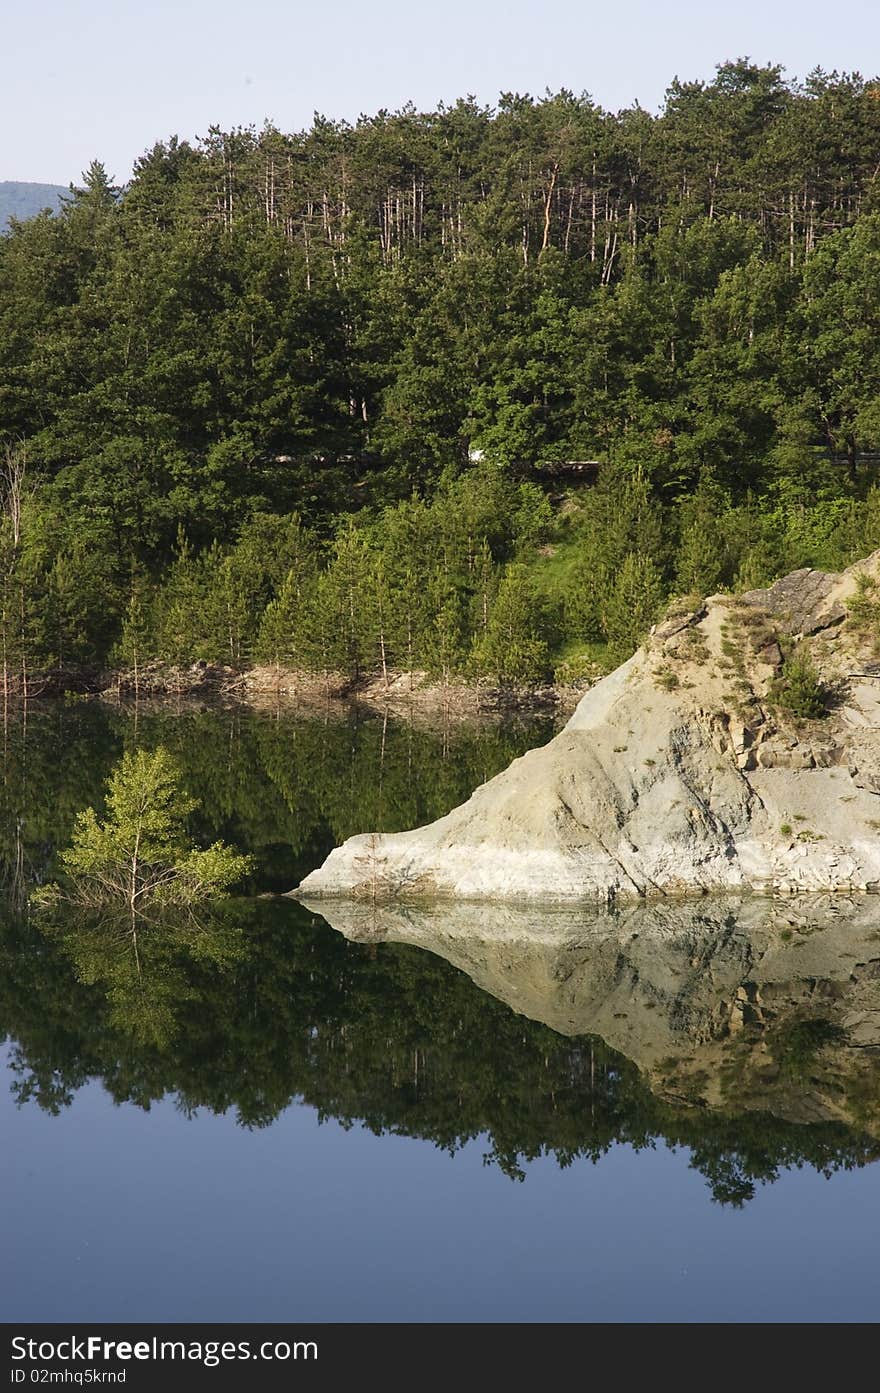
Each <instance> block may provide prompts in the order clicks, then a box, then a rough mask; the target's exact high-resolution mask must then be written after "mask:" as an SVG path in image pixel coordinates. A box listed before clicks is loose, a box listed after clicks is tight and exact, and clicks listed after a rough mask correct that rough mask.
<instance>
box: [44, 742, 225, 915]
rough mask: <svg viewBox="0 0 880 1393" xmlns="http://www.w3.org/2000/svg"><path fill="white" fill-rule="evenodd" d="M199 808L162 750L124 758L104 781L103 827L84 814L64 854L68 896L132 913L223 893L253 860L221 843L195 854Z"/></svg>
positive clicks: (95, 818)
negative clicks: (190, 830) (193, 817)
mask: <svg viewBox="0 0 880 1393" xmlns="http://www.w3.org/2000/svg"><path fill="white" fill-rule="evenodd" d="M196 806H197V804H196V800H195V799H193V798H190V797H189V795H188V794H187V793H186V791H185V789H184V788H183V787H182V784H181V777H180V771H179V769H178V767H177V765H176V764H175V762H174V760H173V759H172V757H171V755H170V754H169V753H168V751H167V750H166V749H165V748H164V747H162V746H159V748H158V749H157V750H154V751H153V752H152V753H151V752H150V751H149V750H138V751H137V752H136V753H135V754H125V755H123V757H122V759H121V760H120V762H119V764H117V765H116V768H115V769H114V770H113V773H112V774H111V775H110V778H109V779H108V781H107V817H106V819H105V820H104V821H103V822H99V821H98V816H97V813H96V812H95V810H94V808H86V809H85V811H84V812H81V813H79V815H78V816H77V820H76V826H75V828H74V833H73V840H72V843H71V845H70V847H69V848H68V849H67V851H65V852H63V853H62V855H61V860H62V862H63V864H64V868H65V870H66V872H67V877H68V880H69V882H70V884H71V886H72V891H73V893H72V894H71V895H70V898H72V899H75V900H76V901H77V902H78V903H80V904H83V905H88V906H96V907H97V906H105V905H106V906H111V905H119V906H123V905H124V906H127V908H128V909H129V910H130V911H131V913H132V915H134V914H136V913H138V912H139V911H141V910H143V909H144V908H145V907H146V905H147V903H150V904H153V905H159V906H171V905H193V904H199V903H202V902H203V901H205V900H209V899H212V898H214V897H215V896H217V895H221V894H223V892H224V891H226V890H228V889H229V887H230V886H231V885H234V884H235V883H236V881H239V880H241V879H243V877H244V876H246V875H247V873H248V871H249V870H250V869H251V865H252V861H251V858H250V857H249V856H242V855H240V854H239V853H238V852H236V851H235V850H234V849H233V848H232V847H230V846H226V845H225V844H224V843H223V842H215V843H214V844H213V846H210V847H208V848H207V850H206V851H200V850H198V848H197V847H195V846H194V845H193V844H192V842H191V841H190V839H189V838H188V837H187V834H186V820H187V818H188V817H189V815H190V813H191V812H192V811H193V809H194V808H195V807H196Z"/></svg>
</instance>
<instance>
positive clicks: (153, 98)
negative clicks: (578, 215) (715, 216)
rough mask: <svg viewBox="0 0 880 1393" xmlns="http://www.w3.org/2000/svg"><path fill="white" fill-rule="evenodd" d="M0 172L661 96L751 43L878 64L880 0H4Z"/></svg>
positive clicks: (23, 175) (111, 165) (121, 166)
mask: <svg viewBox="0 0 880 1393" xmlns="http://www.w3.org/2000/svg"><path fill="white" fill-rule="evenodd" d="M0 34H2V56H0V74H2V82H0V180H3V179H24V180H32V181H34V182H38V183H57V184H68V183H69V182H71V181H72V180H73V181H76V180H78V178H79V175H80V172H81V171H82V170H83V169H84V168H85V167H86V166H87V165H88V164H89V163H90V161H91V160H92V159H95V158H97V159H100V160H102V161H103V163H104V164H105V166H106V167H107V170H108V173H110V174H112V175H113V176H115V178H116V180H117V181H118V182H120V183H122V182H125V180H126V179H127V178H128V177H129V175H130V172H131V166H132V163H133V161H134V160H135V159H136V158H137V157H138V156H139V155H140V154H142V153H143V152H144V151H145V150H147V149H149V148H150V147H151V146H152V145H153V144H154V143H155V142H156V140H159V139H165V138H167V137H168V136H170V135H178V136H179V137H180V138H181V139H189V140H192V139H193V138H194V137H196V136H198V135H204V134H205V133H206V132H207V130H208V127H209V126H211V125H219V126H220V127H221V128H223V129H230V128H231V127H233V126H237V125H250V124H255V125H257V126H260V125H262V123H263V121H264V120H266V119H269V120H271V121H272V122H273V123H274V124H275V125H277V126H279V127H280V128H281V129H282V130H287V131H291V130H301V129H303V128H305V127H307V126H308V125H309V124H310V122H311V119H312V115H313V113H314V112H315V111H320V112H321V113H322V114H324V115H326V116H329V117H335V118H345V119H347V120H350V121H355V120H357V118H358V116H359V115H360V114H361V113H367V114H372V113H374V112H376V111H378V110H380V109H381V108H383V107H385V108H387V109H389V110H395V109H397V108H399V107H401V106H403V105H404V103H406V102H407V101H412V102H414V103H415V105H416V106H417V107H419V108H421V109H432V108H434V107H436V105H437V103H438V102H440V101H446V102H454V101H455V99H456V98H457V97H459V96H465V95H468V94H473V95H475V96H476V97H478V98H479V99H480V100H482V101H484V102H486V103H487V104H492V103H494V101H495V100H496V99H497V96H498V94H499V92H505V91H506V92H521V93H524V92H530V93H531V94H532V95H535V96H540V95H542V94H543V93H544V91H545V89H547V88H550V89H551V90H553V91H558V90H559V89H560V88H568V89H570V90H571V91H574V92H576V93H581V92H588V93H590V95H591V96H592V97H593V99H594V100H595V101H597V102H598V103H599V104H600V105H602V106H604V107H606V108H608V109H612V110H618V109H619V108H621V107H624V106H628V105H630V104H631V103H632V102H634V101H636V100H638V101H639V103H640V104H641V105H642V106H643V107H646V108H647V109H648V110H651V111H655V110H657V109H659V107H660V106H661V104H662V101H663V94H664V91H665V89H666V87H667V85H668V83H669V82H670V81H671V79H672V78H673V77H675V76H678V77H680V78H681V79H682V80H694V79H700V78H701V79H711V77H712V75H713V71H714V68H715V65H716V64H717V63H720V62H723V61H725V60H726V59H728V58H736V57H740V56H745V55H748V56H749V57H751V58H752V59H753V60H754V61H756V62H761V63H763V62H775V63H781V64H782V65H783V66H784V67H785V69H786V72H787V74H788V75H789V77H793V78H794V77H804V76H805V75H806V74H807V73H808V72H809V71H810V70H811V69H813V68H815V67H817V66H821V67H822V68H824V69H826V71H831V70H833V69H835V68H836V69H838V70H840V71H850V72H851V71H854V70H855V71H859V72H861V73H862V74H863V75H864V76H875V75H876V74H877V73H878V72H880V5H878V4H877V0H833V3H829V0H738V2H737V3H732V4H728V5H725V6H720V5H716V4H712V3H711V0H708V3H707V0H617V3H616V4H612V3H609V0H439V3H436V4H432V5H426V4H423V3H422V4H420V3H418V0H323V3H321V0H246V3H242V0H41V3H40V4H38V5H37V4H33V5H24V4H22V3H21V0H0Z"/></svg>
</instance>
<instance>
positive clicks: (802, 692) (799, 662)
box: [771, 652, 828, 721]
mask: <svg viewBox="0 0 880 1393" xmlns="http://www.w3.org/2000/svg"><path fill="white" fill-rule="evenodd" d="M771 696H772V699H773V700H774V701H775V702H776V704H777V706H781V707H782V708H783V710H785V711H787V712H789V714H790V715H792V716H795V717H796V718H798V719H799V720H804V721H817V720H820V719H821V718H822V717H823V716H827V714H828V690H827V688H826V687H825V686H824V684H823V683H822V681H821V679H820V677H819V674H818V672H817V671H816V668H815V667H814V666H813V664H812V663H811V661H810V659H809V656H808V655H807V654H806V653H800V652H799V653H795V654H794V656H793V657H792V658H789V660H788V661H787V662H786V664H785V666H784V668H783V670H782V675H781V677H779V678H777V679H776V680H775V681H774V683H773V689H772V693H771Z"/></svg>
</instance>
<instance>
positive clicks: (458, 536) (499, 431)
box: [0, 62, 880, 691]
mask: <svg viewBox="0 0 880 1393" xmlns="http://www.w3.org/2000/svg"><path fill="white" fill-rule="evenodd" d="M876 90H877V89H876V86H875V85H874V84H873V83H871V82H868V81H865V80H864V79H862V78H861V77H859V76H858V75H855V74H838V73H834V74H831V75H828V74H823V73H821V72H819V71H817V72H816V73H814V74H813V75H812V76H811V77H810V78H809V79H808V80H807V82H806V83H804V84H802V85H798V84H789V83H786V82H785V81H784V80H783V77H782V70H781V69H780V68H778V67H776V66H774V65H768V66H758V65H754V64H751V63H746V62H737V63H732V64H731V63H724V64H721V65H720V66H719V68H718V70H717V72H716V74H715V76H714V78H713V79H712V80H711V81H710V82H698V83H682V82H679V81H677V80H676V81H675V82H674V83H673V84H672V85H671V86H670V88H669V92H668V94H667V100H666V104H665V106H664V109H663V110H662V112H660V113H659V114H658V115H656V116H652V115H649V114H648V113H647V112H646V111H644V110H643V109H641V108H639V107H633V108H632V109H630V110H627V111H622V112H619V113H616V114H613V113H607V112H603V111H601V110H600V109H598V108H596V107H595V106H594V105H593V104H592V103H591V102H590V101H589V100H588V99H586V98H575V97H573V96H572V95H571V94H570V93H567V92H560V93H557V94H548V95H547V96H546V97H545V98H543V99H541V100H533V99H532V98H528V97H522V98H520V97H516V98H515V97H512V96H505V97H503V98H502V99H501V101H500V102H499V105H498V108H497V110H495V111H489V110H487V109H485V108H482V107H480V106H478V105H477V104H476V103H474V102H472V101H470V100H468V101H462V102H459V103H457V104H456V105H455V106H453V107H449V108H446V107H443V108H441V109H439V110H437V111H434V112H426V113H415V112H413V111H411V110H409V109H405V110H404V111H401V112H387V111H383V112H381V113H379V114H377V115H376V116H375V117H373V118H370V119H366V118H365V119H364V120H363V121H359V122H358V123H357V124H356V125H355V126H354V127H351V126H349V125H347V124H346V123H344V122H340V123H334V122H332V121H328V120H326V119H324V118H320V119H318V118H316V120H315V123H314V124H313V126H312V128H311V129H310V130H307V131H302V132H297V133H294V134H285V133H282V132H281V131H279V130H277V129H275V128H273V127H269V126H267V127H266V128H265V129H263V130H260V131H256V130H237V131H233V132H222V131H220V130H219V129H217V128H212V130H211V131H209V133H208V135H207V136H206V137H205V138H204V139H203V140H202V141H200V142H199V143H198V144H196V145H189V144H187V143H186V142H179V141H177V140H171V141H168V142H166V143H160V144H157V145H156V146H154V147H153V149H152V150H150V151H149V152H148V153H147V154H145V155H144V157H143V158H142V159H141V160H140V161H138V164H137V167H136V169H135V172H134V177H133V178H132V180H131V182H130V183H129V184H128V185H127V186H126V188H125V189H124V190H120V189H119V188H118V187H117V186H116V185H115V184H114V183H113V180H112V178H111V176H110V175H109V174H108V173H107V171H106V170H105V169H104V168H103V166H101V165H100V163H98V162H97V161H96V162H94V163H93V164H92V165H91V166H90V167H89V169H88V170H87V171H86V172H85V173H84V175H83V177H82V181H81V184H80V186H79V187H77V188H75V189H72V190H71V191H70V195H69V197H67V198H65V199H64V201H63V206H62V207H61V209H60V210H59V212H58V213H57V215H55V216H49V215H48V214H46V215H41V216H38V217H35V218H32V219H29V220H27V221H21V222H16V223H13V224H12V226H11V227H10V229H9V232H8V233H7V234H4V235H2V236H0V444H2V445H3V446H6V445H10V446H11V445H12V444H13V443H15V444H16V448H18V446H19V445H21V444H22V443H23V446H24V447H26V454H27V468H28V476H27V486H26V488H25V490H24V493H23V494H22V496H21V498H20V499H19V503H20V504H21V505H22V506H21V507H20V508H19V510H18V514H17V517H18V523H20V527H18V526H17V528H16V536H15V540H14V542H13V543H10V542H9V532H10V529H9V526H8V525H7V524H8V523H9V521H10V519H11V517H12V512H11V511H10V508H11V507H12V502H13V501H14V500H12V499H11V496H10V495H9V492H8V489H7V488H6V487H5V486H4V488H3V490H2V498H0V502H2V507H0V521H2V528H0V531H2V534H3V535H2V537H0V572H2V574H0V588H2V596H0V649H2V658H3V663H4V673H5V677H4V680H5V683H6V689H7V690H8V689H9V688H10V686H13V687H15V688H16V689H18V690H28V691H33V690H35V689H38V688H39V686H40V685H45V683H47V682H49V681H52V682H55V683H56V684H64V683H70V684H75V683H76V681H77V680H80V679H81V678H82V675H83V674H91V673H94V671H95V670H96V669H97V668H99V667H100V666H101V665H102V664H104V663H106V662H107V661H108V659H110V658H111V655H112V661H113V662H117V663H123V664H125V665H127V666H128V667H129V668H130V669H137V670H138V671H139V670H140V668H141V667H142V665H143V664H144V663H145V662H147V661H150V660H153V659H156V660H161V661H163V662H165V663H167V664H171V665H177V666H181V665H185V664H188V663H192V662H195V661H202V662H210V663H223V664H228V665H229V666H231V667H233V668H240V667H243V666H246V665H247V664H249V663H251V662H253V661H255V660H257V661H261V662H271V663H277V664H288V665H295V666H306V667H310V668H312V669H315V670H325V669H330V668H335V669H337V670H339V671H340V672H342V673H344V674H345V675H347V676H348V677H350V678H352V679H358V678H360V677H361V676H362V675H364V674H366V673H371V674H372V673H375V672H378V671H383V670H387V669H388V668H389V667H398V668H400V667H403V668H409V669H415V668H419V667H421V668H426V669H429V670H432V671H442V672H443V673H445V674H449V673H452V672H458V673H461V672H463V671H464V670H465V669H466V668H467V667H468V664H469V663H470V661H471V656H472V654H473V653H474V652H475V651H476V650H477V649H479V648H480V645H481V644H483V643H484V641H485V639H486V634H487V629H488V625H489V616H490V611H491V608H492V606H493V604H494V603H495V599H496V595H497V594H498V592H499V587H500V586H501V585H502V584H503V578H504V576H505V568H506V567H507V566H508V565H509V563H511V562H516V563H517V564H520V565H523V566H525V567H526V569H527V571H528V573H529V574H530V575H531V576H532V579H533V581H534V583H535V588H536V590H537V592H539V593H540V594H542V595H543V596H545V598H547V599H548V600H549V601H551V603H549V604H548V605H547V606H546V607H545V609H544V611H543V612H542V613H543V619H542V621H541V622H542V623H543V622H544V620H546V626H545V627H543V628H541V630H540V632H539V633H537V634H536V638H537V641H539V642H540V643H543V644H545V645H546V646H547V648H548V650H550V658H551V660H556V659H558V658H559V657H560V654H561V652H562V651H563V650H564V648H565V645H566V644H568V643H572V642H573V643H575V644H581V645H583V644H590V643H604V642H605V641H606V640H611V642H612V649H613V651H614V653H615V654H617V655H620V654H623V653H625V652H626V651H627V650H628V649H630V648H631V647H632V645H633V643H634V642H636V641H637V639H638V636H639V635H640V633H641V632H642V631H643V627H644V622H645V615H647V614H648V613H649V611H650V608H651V604H653V602H654V594H655V592H659V590H662V591H663V593H664V595H665V594H668V593H670V592H671V591H679V592H681V591H686V592H689V593H690V592H696V593H707V592H709V591H712V590H714V589H716V588H718V587H719V586H734V587H736V586H758V585H765V584H767V583H769V582H771V581H772V580H773V579H774V578H776V577H777V576H778V575H780V574H782V573H784V572H785V571H786V570H791V569H794V568H796V567H799V566H817V567H823V568H826V569H833V570H836V569H840V568H841V567H842V566H844V565H847V564H849V563H850V562H851V561H853V560H854V559H856V558H857V557H858V556H860V555H865V554H867V553H868V552H870V551H872V550H873V549H875V548H876V547H877V546H878V545H880V497H878V490H877V488H876V487H875V484H876V475H877V468H878V465H877V456H878V453H880V414H878V408H877V401H878V399H880V357H878V352H877V343H878V341H880V334H878V329H880V272H878V265H880V212H878V211H877V209H876V206H875V205H876V197H875V193H876V190H875V183H876V159H875V157H874V154H873V152H874V151H876V148H877V146H878V142H880V103H878V102H877V100H876ZM829 130H833V131H834V132H835V138H834V140H833V141H832V140H830V139H828V136H827V132H828V131H829ZM780 210H784V215H782V216H781V215H780ZM343 249H344V250H343ZM477 461H479V462H477ZM573 461H581V462H585V461H593V462H595V463H596V465H597V466H598V474H597V476H596V477H595V481H594V482H593V484H592V486H591V487H584V488H582V489H579V490H578V491H577V492H576V493H575V494H574V495H570V496H569V497H568V498H567V499H564V498H562V497H561V496H560V482H561V486H562V487H563V488H564V486H565V483H566V482H568V483H569V484H575V485H577V484H578V483H579V482H581V481H582V479H583V477H587V478H589V479H591V480H592V479H593V478H594V475H593V474H592V473H589V474H587V475H586V476H579V475H577V474H574V473H569V474H568V475H567V476H566V473H565V470H566V468H567V463H569V464H570V463H571V462H573ZM560 470H561V471H562V475H561V481H560V480H558V479H557V473H556V472H555V471H560ZM566 508H570V511H569V512H566V511H565V509H566ZM13 511H14V509H13ZM548 546H549V547H556V548H558V554H559V555H560V556H561V557H562V561H561V562H560V563H559V565H558V568H556V569H555V570H554V567H553V565H552V564H548V558H547V556H546V554H545V553H546V551H547V549H548ZM630 554H633V555H639V556H641V557H643V558H646V559H648V560H650V563H651V565H652V567H653V568H654V573H653V575H652V576H651V577H650V579H649V580H645V578H644V577H643V578H642V582H641V590H642V592H643V595H642V601H641V602H640V603H643V611H644V612H643V613H640V615H639V617H638V620H637V621H635V620H634V621H632V622H630V623H625V622H624V617H623V615H622V600H621V595H620V594H618V593H617V588H618V585H619V578H620V575H621V573H622V571H623V568H624V566H625V563H626V560H627V557H628V556H629V555H630ZM563 563H564V564H563ZM134 575H137V576H138V577H139V578H140V579H139V580H138V583H137V595H135V594H134V592H133V588H132V576H134ZM628 584H631V581H628ZM649 592H650V593H649ZM646 597H647V598H646ZM649 601H650V603H649ZM560 619H561V624H560ZM609 625H610V629H609ZM611 631H613V638H612V632H611ZM521 651H522V658H523V662H524V664H525V666H524V668H523V671H522V672H521V673H519V674H518V676H519V677H521V678H524V677H525V674H526V671H527V670H528V671H536V670H537V668H538V667H540V666H541V664H540V663H539V662H538V661H537V660H536V653H535V650H534V648H533V646H531V645H530V644H526V646H525V647H524V648H523V649H522V650H521ZM492 661H493V663H494V659H493V660H492Z"/></svg>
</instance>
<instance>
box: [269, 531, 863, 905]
mask: <svg viewBox="0 0 880 1393" xmlns="http://www.w3.org/2000/svg"><path fill="white" fill-rule="evenodd" d="M860 573H862V574H864V575H866V576H868V577H869V579H873V578H876V577H878V576H880V553H877V554H875V556H873V557H871V558H870V559H869V560H868V561H866V562H863V563H860V564H859V566H858V567H853V568H852V569H851V570H850V571H847V572H845V573H844V574H843V575H842V576H832V575H827V574H825V573H824V572H813V571H801V572H795V573H794V575H792V576H788V577H785V579H784V580H781V581H778V582H777V583H776V585H774V586H772V587H771V588H770V589H769V590H766V591H752V592H750V593H749V594H747V595H745V596H741V597H733V596H724V595H717V596H713V597H711V598H710V599H709V600H708V601H707V602H706V604H705V606H704V607H703V608H700V609H697V610H691V611H688V612H684V611H683V612H682V613H680V614H677V615H676V614H671V615H669V616H668V617H667V619H666V620H665V621H664V623H663V624H662V625H660V626H658V627H657V628H656V629H655V631H654V633H653V634H652V636H651V638H650V640H649V641H648V643H647V644H646V645H645V647H644V648H642V649H640V650H639V652H638V653H636V654H635V656H634V657H633V658H631V659H630V660H629V661H628V662H627V663H624V664H623V666H622V667H620V668H618V669H617V670H616V671H615V672H613V673H611V674H610V675H609V676H608V677H606V678H604V679H603V680H602V681H600V682H599V683H597V685H596V686H595V687H593V688H592V689H591V690H590V691H589V692H588V693H587V694H586V696H585V697H584V698H583V700H582V701H581V703H580V705H579V706H578V708H577V710H576V711H575V712H574V715H573V716H572V718H571V720H570V721H569V722H568V724H567V726H566V727H565V728H564V730H562V731H561V732H560V733H559V735H557V736H556V738H555V739H553V740H551V741H550V743H549V744H548V745H546V746H544V747H543V748H541V749H536V750H532V751H530V752H529V753H528V754H526V755H524V756H523V757H522V758H520V759H518V760H515V761H514V763H513V764H512V765H511V766H510V767H509V768H508V769H506V770H505V771H504V772H503V773H502V774H499V775H498V776H497V777H496V778H494V779H492V780H491V781H490V782H489V783H487V784H484V785H483V786H482V787H481V788H478V789H477V790H476V792H475V793H474V794H473V795H472V797H471V798H470V799H469V800H468V801H467V802H466V803H464V804H463V805H462V806H461V807H459V808H456V809H454V810H453V811H452V812H451V813H449V814H448V815H447V816H446V817H444V818H441V819H440V820H439V821H437V822H435V823H432V824H431V825H430V826H428V827H422V828H417V829H415V830H414V831H411V832H405V833H401V834H397V835H379V834H375V835H367V836H359V837H352V838H350V840H349V841H347V842H346V843H345V844H344V846H342V847H338V848H336V850H334V851H333V852H331V854H330V856H329V857H328V859H327V860H326V862H325V863H324V865H323V866H321V867H320V868H319V869H318V870H317V871H315V872H313V873H312V874H311V875H310V876H308V877H307V878H306V880H305V881H303V883H302V885H301V886H300V888H299V891H298V892H297V893H299V894H301V895H304V896H305V895H307V896H316V895H322V896H323V895H342V896H348V895H353V896H355V897H361V898H367V899H369V900H371V901H373V902H376V901H379V900H387V899H392V900H393V899H395V898H398V899H399V898H408V897H409V898H412V897H426V896H444V897H445V896H454V897H456V898H461V899H482V900H519V899H523V898H527V899H532V900H541V901H546V900H548V899H555V900H578V899H582V900H615V899H622V898H635V897H640V896H660V895H673V894H675V895H680V894H685V893H691V892H694V891H749V890H751V891H759V892H764V893H785V894H788V893H794V892H800V891H809V892H813V891H824V890H844V891H852V890H862V891H864V890H868V889H873V888H875V887H877V886H880V681H877V680H875V679H874V678H873V677H872V676H871V675H870V670H869V668H868V666H867V665H868V663H869V659H870V657H871V655H872V654H873V653H874V649H873V644H874V642H875V640H874V638H873V636H872V634H871V632H870V626H868V630H867V631H866V628H865V623H864V619H862V621H861V623H860V626H858V627H856V626H855V625H853V626H852V627H851V628H850V627H849V625H848V621H846V618H845V616H846V614H847V600H848V598H850V597H851V596H852V595H853V594H854V593H855V591H856V588H857V577H858V575H859V574H860ZM798 638H800V640H801V646H802V647H806V648H807V649H808V651H809V656H810V659H811V661H812V662H813V663H814V664H815V666H816V667H817V669H818V670H819V671H820V673H821V674H822V676H823V679H824V680H825V681H826V683H827V684H828V689H829V692H830V693H832V694H833V696H834V700H833V701H830V702H829V711H828V714H827V715H826V716H825V718H824V719H821V720H811V721H798V720H796V719H794V718H793V717H792V716H790V715H786V713H785V710H784V709H782V708H781V707H780V705H779V702H778V699H777V697H778V683H779V678H780V669H781V670H782V675H783V677H784V672H785V667H784V663H785V656H784V655H785V653H788V654H790V652H791V650H792V645H793V642H795V641H797V639H798ZM859 673H861V674H862V675H861V676H855V675H854V674H859Z"/></svg>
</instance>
